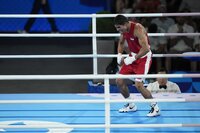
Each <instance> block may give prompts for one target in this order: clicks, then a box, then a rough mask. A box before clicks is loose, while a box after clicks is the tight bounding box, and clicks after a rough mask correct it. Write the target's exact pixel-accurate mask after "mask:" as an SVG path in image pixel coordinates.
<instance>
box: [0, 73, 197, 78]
mask: <svg viewBox="0 0 200 133" xmlns="http://www.w3.org/2000/svg"><path fill="white" fill-rule="evenodd" d="M188 77H191V78H198V77H200V74H199V73H196V74H148V75H142V74H138V75H120V74H98V75H95V74H80V75H78V74H77V75H0V80H73V79H117V78H121V79H128V78H188Z"/></svg>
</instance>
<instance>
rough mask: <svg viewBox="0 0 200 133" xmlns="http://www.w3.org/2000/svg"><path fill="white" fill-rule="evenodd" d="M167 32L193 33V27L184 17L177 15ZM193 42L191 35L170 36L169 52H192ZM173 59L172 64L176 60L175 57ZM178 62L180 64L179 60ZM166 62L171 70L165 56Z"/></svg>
mask: <svg viewBox="0 0 200 133" xmlns="http://www.w3.org/2000/svg"><path fill="white" fill-rule="evenodd" d="M168 33H194V28H193V27H192V26H190V25H188V24H187V23H186V20H185V17H182V16H177V17H176V23H175V24H174V25H172V26H170V27H169V29H168ZM193 43H194V37H193V36H171V37H170V38H169V53H172V54H182V53H184V52H192V50H193ZM175 59H176V61H175V62H174V63H173V64H176V63H177V62H178V61H177V58H175ZM182 61H183V60H182ZM178 63H179V66H180V63H181V62H178ZM166 64H167V69H168V70H171V59H170V58H167V60H166ZM190 64H192V63H190ZM176 65H177V64H176ZM191 66H192V65H191ZM182 68H184V67H182Z"/></svg>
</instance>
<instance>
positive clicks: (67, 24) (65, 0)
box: [0, 0, 108, 32]
mask: <svg viewBox="0 0 200 133" xmlns="http://www.w3.org/2000/svg"><path fill="white" fill-rule="evenodd" d="M33 2H34V1H33V0H12V1H9V0H1V1H0V14H30V12H31V9H32V5H33ZM49 4H50V8H51V11H52V13H53V14H92V13H97V12H99V11H102V10H107V8H108V7H107V5H108V1H106V0H95V1H93V0H49ZM40 14H43V12H42V11H40ZM55 20H56V25H57V27H58V29H59V31H61V32H82V31H84V32H87V31H88V28H89V25H90V22H91V18H80V19H79V18H74V19H72V18H70V19H69V18H57V19H55ZM26 22H27V19H26V18H25V19H24V18H18V19H16V18H8V19H7V18H4V19H3V18H0V31H1V32H15V31H17V30H23V27H24V25H25V23H26ZM31 30H32V31H50V30H51V29H50V25H49V23H48V21H47V19H45V18H40V19H36V21H35V23H34V25H33V26H32V29H31Z"/></svg>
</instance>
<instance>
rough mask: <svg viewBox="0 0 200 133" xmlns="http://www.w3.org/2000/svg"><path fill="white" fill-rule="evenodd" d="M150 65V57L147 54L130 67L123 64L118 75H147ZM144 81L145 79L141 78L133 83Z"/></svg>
mask: <svg viewBox="0 0 200 133" xmlns="http://www.w3.org/2000/svg"><path fill="white" fill-rule="evenodd" d="M151 63H152V59H151V55H150V54H147V56H145V57H143V58H140V59H137V60H136V61H134V62H133V63H132V64H130V65H125V64H123V65H122V67H121V69H120V71H119V74H122V75H131V74H147V73H148V72H149V69H150V66H151ZM131 80H133V79H131ZM144 80H145V79H142V78H136V79H135V81H138V82H142V81H144Z"/></svg>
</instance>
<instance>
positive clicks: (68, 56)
mask: <svg viewBox="0 0 200 133" xmlns="http://www.w3.org/2000/svg"><path fill="white" fill-rule="evenodd" d="M126 56H128V55H127V54H125V55H123V57H126ZM94 57H96V58H113V57H117V55H116V54H98V55H93V54H76V55H73V54H72V55H0V59H7V58H8V59H9V58H21V59H25V58H94ZM153 57H200V53H184V54H153Z"/></svg>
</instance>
